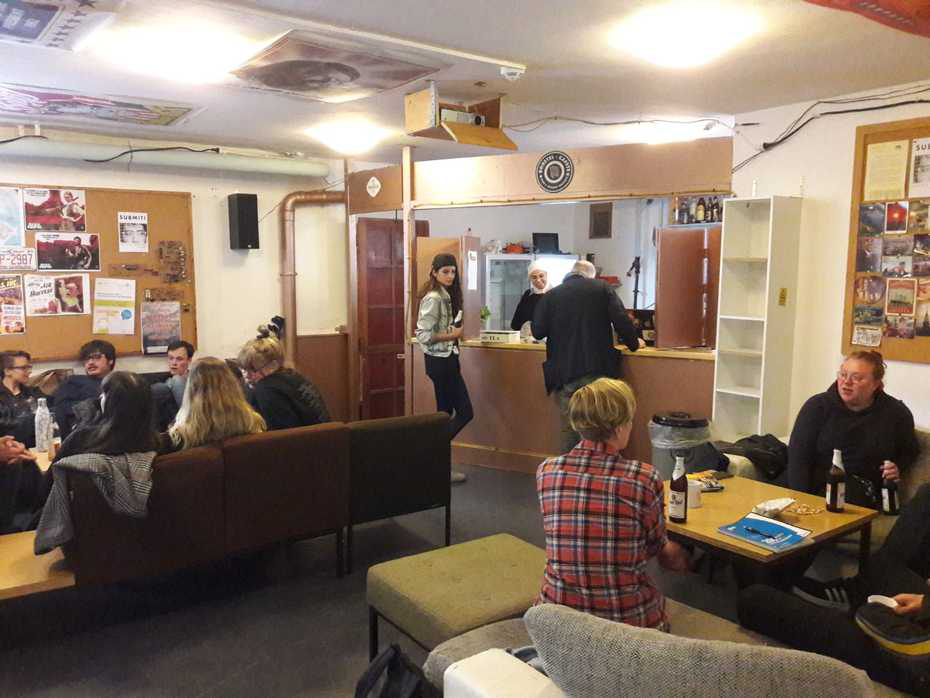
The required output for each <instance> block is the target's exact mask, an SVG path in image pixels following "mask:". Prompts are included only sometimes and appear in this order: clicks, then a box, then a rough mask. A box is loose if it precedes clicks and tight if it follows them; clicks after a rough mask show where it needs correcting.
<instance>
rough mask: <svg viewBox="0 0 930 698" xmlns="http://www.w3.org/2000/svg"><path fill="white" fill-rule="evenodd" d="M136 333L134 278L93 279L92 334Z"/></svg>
mask: <svg viewBox="0 0 930 698" xmlns="http://www.w3.org/2000/svg"><path fill="white" fill-rule="evenodd" d="M135 333H136V280H135V279H101V278H98V279H95V280H94V334H135Z"/></svg>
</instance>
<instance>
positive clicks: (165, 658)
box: [0, 467, 736, 698]
mask: <svg viewBox="0 0 930 698" xmlns="http://www.w3.org/2000/svg"><path fill="white" fill-rule="evenodd" d="M461 469H462V470H463V471H465V472H466V473H467V474H468V475H469V480H468V482H467V483H465V484H462V485H455V486H453V508H452V525H453V530H452V537H453V542H461V541H466V540H471V539H473V538H477V537H480V536H484V535H489V534H492V533H498V532H509V533H512V534H514V535H517V536H519V537H521V538H523V539H525V540H527V541H530V542H532V543H535V544H537V545H543V544H544V539H543V535H542V530H541V524H540V516H539V512H538V510H537V504H536V498H535V490H534V487H535V482H534V480H533V478H532V476H530V475H521V474H517V473H505V472H500V471H494V470H489V469H484V468H466V467H463V468H461ZM441 543H442V514H441V512H439V511H433V512H423V513H420V514H412V515H410V516H405V517H401V518H398V519H393V520H387V521H384V522H379V523H375V524H369V525H366V526H363V527H361V528H358V529H356V535H355V545H356V561H355V568H354V571H353V573H352V574H351V575H349V576H347V577H344V578H342V579H337V578H336V576H335V574H334V552H333V545H334V541H333V537H331V536H330V537H326V538H322V539H318V540H313V541H306V542H303V543H300V544H298V545H296V546H293V547H291V548H290V549H286V548H282V549H277V550H274V551H269V552H268V553H265V554H263V555H260V556H257V557H255V558H252V559H249V560H242V561H236V562H233V563H229V564H225V565H223V566H221V567H220V568H218V569H216V570H211V571H209V572H199V573H191V574H185V575H179V576H175V577H172V578H170V579H166V580H159V581H158V582H154V583H149V584H145V585H133V586H119V587H110V588H106V589H100V590H95V591H94V590H92V591H77V590H68V591H63V592H54V593H50V594H45V595H41V596H34V597H30V598H27V599H20V600H13V601H7V602H3V603H0V628H2V631H0V696H63V695H67V696H94V697H95V698H96V697H102V696H263V697H269V698H270V697H272V696H326V697H328V696H340V697H344V696H351V695H352V694H353V691H354V686H355V682H356V680H357V679H358V677H359V675H360V674H361V673H362V671H363V670H364V669H365V667H366V666H367V641H368V635H367V622H368V615H367V607H366V604H365V570H366V569H367V567H368V566H369V565H371V564H374V563H377V562H381V561H383V560H388V559H393V558H396V557H400V556H402V555H407V554H411V553H416V552H421V551H425V550H429V549H431V548H433V547H436V546H438V545H440V544H441ZM656 577H657V578H659V579H660V583H661V585H662V586H663V587H664V588H665V590H666V592H667V593H668V594H669V595H670V596H671V597H673V598H675V599H678V600H680V601H684V602H685V603H689V604H691V605H693V606H697V607H700V608H703V609H705V610H708V611H711V612H714V613H717V614H718V615H722V616H725V617H728V618H734V615H735V602H734V599H735V594H736V592H735V585H734V583H733V581H732V577H731V575H730V574H729V573H728V571H727V570H724V571H723V572H722V573H720V574H717V575H716V578H715V581H714V583H713V584H708V583H707V578H706V576H704V575H695V574H689V575H664V574H662V573H661V572H657V573H656ZM392 641H399V642H400V643H401V645H402V646H403V647H404V648H405V650H407V651H408V653H409V654H410V655H411V657H413V658H414V659H415V660H416V661H418V662H422V661H423V660H424V659H425V654H424V653H423V651H422V650H420V649H419V648H417V647H416V646H415V645H412V644H411V643H410V642H409V641H407V640H406V639H404V638H402V637H401V636H399V635H398V634H397V633H396V631H394V630H393V629H391V628H390V627H386V628H385V629H384V630H383V631H382V646H384V645H385V644H387V643H390V642H392Z"/></svg>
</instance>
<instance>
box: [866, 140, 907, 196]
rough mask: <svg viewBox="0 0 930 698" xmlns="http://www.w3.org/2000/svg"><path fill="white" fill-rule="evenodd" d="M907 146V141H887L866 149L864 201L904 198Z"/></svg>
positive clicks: (873, 144)
mask: <svg viewBox="0 0 930 698" xmlns="http://www.w3.org/2000/svg"><path fill="white" fill-rule="evenodd" d="M909 145H910V143H908V142H907V141H888V142H886V143H872V144H871V145H870V146H869V147H868V148H866V155H865V158H866V159H865V185H864V187H863V190H864V191H863V195H862V199H863V200H864V201H880V200H882V199H903V198H904V186H905V184H906V183H907V156H908V146H909Z"/></svg>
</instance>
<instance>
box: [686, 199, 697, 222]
mask: <svg viewBox="0 0 930 698" xmlns="http://www.w3.org/2000/svg"><path fill="white" fill-rule="evenodd" d="M688 222H689V223H696V222H697V200H696V199H695V198H694V197H691V205H690V206H689V207H688Z"/></svg>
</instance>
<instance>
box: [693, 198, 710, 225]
mask: <svg viewBox="0 0 930 698" xmlns="http://www.w3.org/2000/svg"><path fill="white" fill-rule="evenodd" d="M706 217H707V203H706V202H705V201H704V197H703V196H702V197H701V198H700V199H698V202H697V206H696V207H695V211H694V220H696V221H697V222H698V223H703V222H704V219H705V218H706Z"/></svg>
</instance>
